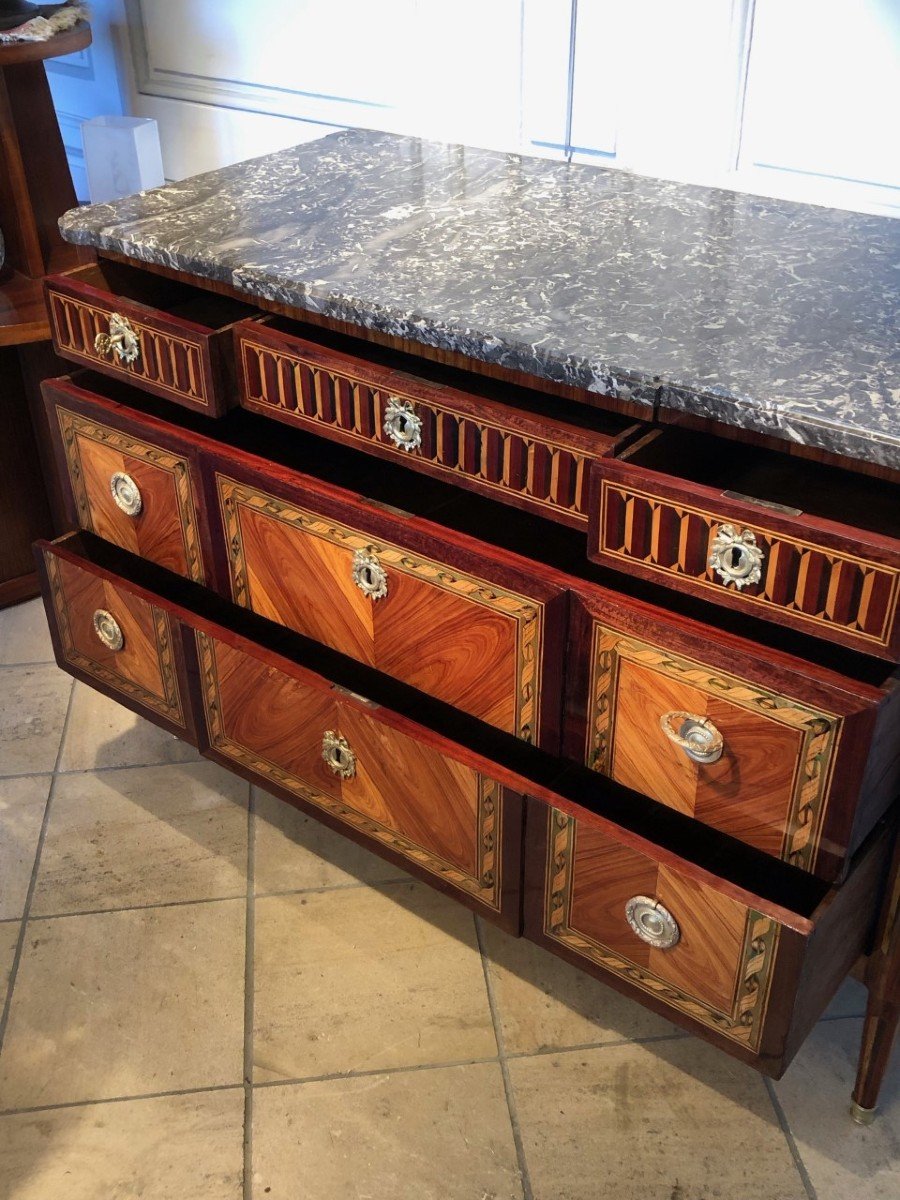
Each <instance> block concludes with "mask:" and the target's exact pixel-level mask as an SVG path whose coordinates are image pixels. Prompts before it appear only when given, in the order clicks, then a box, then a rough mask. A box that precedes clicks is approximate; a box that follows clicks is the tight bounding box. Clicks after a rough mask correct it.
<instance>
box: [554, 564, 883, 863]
mask: <svg viewBox="0 0 900 1200" xmlns="http://www.w3.org/2000/svg"><path fill="white" fill-rule="evenodd" d="M570 644H571V646H572V647H573V651H572V666H571V669H570V671H569V676H568V684H567V698H566V712H567V714H568V724H567V728H566V731H565V735H564V745H565V750H566V753H567V754H568V755H569V756H570V757H571V758H573V759H578V760H581V761H582V762H585V763H586V764H587V766H589V767H591V768H592V769H593V770H595V771H599V772H601V773H602V774H604V775H606V776H608V777H609V778H611V779H614V780H615V781H616V782H617V783H620V784H623V785H624V786H625V787H628V788H631V789H633V790H634V791H637V792H641V793H643V794H644V795H646V796H649V797H651V799H653V800H656V801H658V802H660V803H661V804H665V805H666V806H667V807H669V808H672V809H675V810H676V811H678V812H680V813H684V814H685V815H686V816H689V817H693V818H695V819H696V820H698V821H702V822H703V823H704V824H705V825H709V826H711V827H712V828H714V829H718V830H721V831H722V832H723V833H726V834H728V835H729V836H731V837H734V838H738V839H739V840H740V841H742V842H745V843H747V844H748V845H750V846H753V847H755V848H756V849H758V850H762V851H763V852H764V853H766V854H770V855H772V856H774V857H776V858H780V859H782V860H784V861H785V862H788V863H790V864H791V865H792V866H796V867H799V868H801V869H802V870H805V871H809V872H811V873H813V874H815V875H817V876H819V877H820V878H821V879H828V880H833V879H837V878H838V877H839V876H840V875H841V874H842V872H843V870H844V868H845V864H846V860H847V858H848V856H849V855H851V854H852V853H853V852H854V851H855V850H856V848H857V847H858V846H859V845H860V843H861V842H862V841H863V839H864V838H865V837H866V836H867V835H868V833H869V832H870V830H871V829H872V828H873V826H874V825H875V824H876V822H877V821H878V820H879V819H880V817H881V816H882V814H883V813H884V812H886V811H887V808H888V807H889V806H890V804H892V803H893V801H894V799H895V798H896V786H897V770H898V754H897V748H898V732H897V721H896V712H895V703H894V700H893V697H894V694H895V689H894V688H893V687H892V685H891V668H890V667H889V666H887V665H885V666H884V667H883V668H882V667H881V665H880V664H878V665H877V670H876V675H875V677H874V678H875V679H876V680H882V685H879V686H876V683H875V682H873V681H869V682H863V681H861V680H855V679H850V678H848V677H846V676H843V675H840V674H837V673H836V672H832V671H826V670H825V669H823V668H821V667H817V666H815V665H814V664H812V663H809V662H806V661H804V660H802V659H797V658H794V657H792V656H788V655H786V654H782V653H780V652H776V651H774V650H771V649H766V648H765V647H763V646H760V645H759V644H757V643H755V642H751V641H749V640H747V639H744V638H738V637H736V636H734V635H731V634H726V633H725V632H724V631H719V630H715V629H712V628H710V627H709V626H706V625H702V624H700V623H698V622H689V621H687V620H681V621H677V622H676V621H674V620H673V619H672V618H671V616H667V615H666V614H665V613H663V612H662V611H661V610H658V609H656V608H654V607H652V606H650V605H644V604H640V603H638V602H637V601H629V602H628V606H627V607H625V605H624V604H623V601H622V598H621V597H620V596H618V595H617V594H615V593H610V592H606V591H604V590H602V589H599V588H598V589H593V590H591V591H585V592H584V593H583V594H579V595H577V596H575V597H573V604H572V610H571V633H570ZM870 661H871V660H870Z"/></svg>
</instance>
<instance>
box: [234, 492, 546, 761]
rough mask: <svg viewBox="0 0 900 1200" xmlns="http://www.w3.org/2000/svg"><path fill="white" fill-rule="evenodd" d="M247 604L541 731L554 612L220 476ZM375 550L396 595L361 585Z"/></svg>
mask: <svg viewBox="0 0 900 1200" xmlns="http://www.w3.org/2000/svg"><path fill="white" fill-rule="evenodd" d="M216 480H217V486H218V493H219V503H220V509H221V514H222V520H223V523H224V527H225V535H226V545H227V547H228V554H229V571H230V575H231V590H232V596H233V598H234V600H235V601H236V603H238V604H241V605H243V606H244V607H246V608H250V609H252V610H253V611H254V612H257V613H259V614H261V615H262V616H264V617H268V618H269V619H270V620H273V621H277V622H279V623H280V624H282V625H286V626H288V627H289V628H291V629H294V630H297V631H298V632H299V633H303V634H305V635H306V636H308V637H311V638H315V639H316V640H317V641H320V642H323V643H325V644H326V645H328V646H332V647H334V648H335V649H336V650H340V651H342V652H343V653H344V654H348V655H351V656H352V657H353V658H356V659H357V660H359V661H361V662H364V663H367V664H368V665H370V666H374V667H377V668H378V669H379V670H381V671H384V672H386V673H387V674H390V675H393V676H394V677H395V678H398V679H402V680H403V681H404V682H405V683H409V684H412V685H413V686H414V687H417V688H420V689H421V690H422V691H425V692H427V693H429V694H430V695H433V696H436V697H437V698H438V699H440V700H444V701H447V702H448V703H450V704H453V705H454V706H455V707H456V708H459V709H462V710H463V711H464V712H467V713H471V714H472V715H473V716H476V717H479V718H480V719H482V720H484V721H488V722H489V723H491V724H492V725H496V726H499V727H500V728H501V729H504V730H506V731H507V732H510V733H514V734H516V735H517V736H519V737H521V738H524V739H525V740H528V741H531V740H534V739H535V738H536V736H537V730H538V729H539V727H540V704H541V673H542V659H543V652H542V651H543V641H544V636H545V630H544V624H545V606H544V604H543V603H542V602H541V601H538V600H535V599H532V598H531V597H528V596H523V595H521V594H519V593H518V592H515V591H512V590H511V589H509V588H506V587H503V586H501V585H500V584H498V583H495V582H491V581H489V580H486V579H482V578H479V577H478V576H476V575H473V574H469V573H467V572H464V571H459V570H456V569H454V568H452V567H450V566H449V565H448V564H447V563H443V562H440V561H438V560H435V559H431V558H427V557H425V556H423V555H420V554H416V553H414V552H412V551H411V550H409V549H406V548H404V547H402V546H399V545H396V544H393V543H390V542H387V541H384V540H383V539H380V538H373V537H371V536H369V535H368V534H366V533H363V532H361V531H359V530H357V529H353V528H352V527H350V526H348V525H344V524H342V523H340V522H338V521H334V520H330V519H329V518H327V517H324V516H322V515H321V514H319V513H316V512H313V511H310V510H308V509H304V508H301V507H299V506H298V505H295V504H290V503H288V502H287V501H285V500H281V499H278V498H277V497H275V496H271V495H267V494H266V493H264V492H261V491H260V490H259V489H258V488H255V487H252V486H249V485H247V484H244V483H240V482H237V481H235V480H233V479H229V478H227V477H225V476H222V475H217V476H216ZM358 550H362V551H366V552H368V553H370V554H375V555H376V556H377V558H378V561H379V563H380V564H381V567H382V568H383V570H384V571H385V573H386V576H387V595H386V596H383V597H381V598H380V599H377V600H375V599H372V598H370V597H369V596H367V595H364V594H363V592H362V591H361V590H360V589H359V588H358V587H357V585H356V584H355V582H354V579H353V556H354V552H355V551H358Z"/></svg>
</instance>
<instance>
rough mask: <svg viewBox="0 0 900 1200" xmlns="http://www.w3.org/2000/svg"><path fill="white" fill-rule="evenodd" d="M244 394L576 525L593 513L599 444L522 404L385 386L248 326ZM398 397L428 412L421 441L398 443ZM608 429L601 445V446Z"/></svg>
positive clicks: (300, 420) (421, 414)
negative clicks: (503, 415) (503, 414)
mask: <svg viewBox="0 0 900 1200" xmlns="http://www.w3.org/2000/svg"><path fill="white" fill-rule="evenodd" d="M239 346H240V351H239V352H240V359H241V370H242V374H243V388H244V395H245V398H246V400H247V401H249V404H250V406H251V407H252V406H261V407H265V408H269V409H273V410H276V411H278V412H281V413H284V414H288V415H289V416H290V418H291V420H292V422H296V423H297V424H301V425H306V426H310V427H320V428H321V427H328V428H331V429H332V430H334V431H339V433H340V435H341V440H342V441H345V442H349V443H350V444H352V445H356V446H358V447H360V448H363V449H364V448H366V447H372V446H377V447H378V448H379V449H380V450H381V451H382V452H387V453H389V454H391V455H393V456H396V458H397V459H398V460H399V461H402V462H403V463H404V464H405V465H406V466H412V467H417V466H418V467H421V466H423V465H427V467H428V468H429V469H430V473H432V474H438V475H443V476H446V477H447V478H450V479H455V480H463V479H465V480H467V481H469V482H470V483H473V484H476V485H477V486H478V490H480V491H484V492H487V493H488V494H489V495H492V496H494V497H495V498H496V499H499V500H509V499H511V498H513V497H514V498H515V501H514V502H516V503H518V504H519V506H521V507H527V508H530V509H532V510H533V511H535V512H538V513H539V514H541V515H542V516H547V517H552V518H553V519H555V520H559V521H563V522H565V523H567V524H570V525H574V526H576V527H579V528H581V527H583V526H585V525H586V524H587V519H588V483H589V467H590V463H591V461H592V459H593V457H594V454H593V453H592V452H591V451H590V450H588V449H587V448H586V446H585V441H586V439H585V438H582V439H580V440H575V439H568V438H567V436H566V434H565V433H564V432H563V431H562V430H559V431H558V433H559V436H554V437H552V438H546V437H542V436H541V434H540V433H539V432H538V431H537V430H538V422H536V421H535V422H534V423H533V424H534V427H533V428H531V427H530V426H529V423H528V418H527V417H526V416H524V415H522V414H519V419H518V420H517V421H516V422H515V423H513V422H510V423H505V422H504V421H503V420H502V419H500V418H496V417H494V416H493V415H491V416H489V415H487V414H488V413H493V412H496V406H493V405H491V404H489V403H487V402H485V403H484V404H483V406H482V407H483V410H484V412H485V415H484V416H476V415H474V414H471V413H468V412H464V411H461V409H460V408H458V407H455V406H454V404H453V403H452V401H450V402H447V403H444V402H442V401H440V400H438V399H437V398H433V397H431V396H429V398H428V399H427V400H425V399H422V398H421V397H419V396H416V395H415V394H414V393H413V392H409V393H407V392H404V391H403V390H402V388H396V387H393V386H392V387H391V390H390V391H388V390H387V389H386V388H380V387H377V386H375V385H374V384H372V383H370V382H367V381H366V380H365V379H363V378H357V377H355V376H354V375H353V374H352V373H350V372H348V371H343V370H342V371H333V370H328V369H327V368H325V367H324V366H321V365H319V364H317V363H314V362H312V361H309V360H307V359H305V358H304V357H303V355H302V354H301V353H299V352H290V351H288V350H284V349H280V350H276V349H274V348H273V347H270V346H266V345H263V344H262V343H261V342H259V341H257V340H255V339H254V338H253V337H252V336H251V335H246V336H242V337H241V338H240V341H239ZM391 400H400V401H403V402H407V403H409V404H411V405H412V407H413V409H414V412H415V415H416V416H417V417H418V418H419V420H420V421H421V422H422V431H421V445H420V446H419V447H418V448H417V449H415V450H412V451H407V450H404V449H400V448H397V447H396V446H395V445H394V443H393V442H392V441H391V439H390V437H389V436H388V434H387V433H386V432H385V429H384V424H385V416H386V412H387V407H388V404H389V403H390V402H391ZM607 442H608V439H606V438H604V439H603V446H601V445H600V444H599V439H598V446H597V449H596V452H595V453H600V452H601V451H602V449H603V448H604V447H605V445H606V443H607Z"/></svg>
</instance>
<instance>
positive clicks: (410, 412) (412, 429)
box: [384, 396, 422, 452]
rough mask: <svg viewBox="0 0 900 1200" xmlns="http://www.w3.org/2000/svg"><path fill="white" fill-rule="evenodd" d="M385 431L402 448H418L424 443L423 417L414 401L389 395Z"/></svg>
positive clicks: (385, 411)
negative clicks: (415, 406) (413, 403)
mask: <svg viewBox="0 0 900 1200" xmlns="http://www.w3.org/2000/svg"><path fill="white" fill-rule="evenodd" d="M384 432H385V433H386V434H387V435H388V437H389V438H390V439H391V441H392V442H393V443H394V445H395V446H396V447H397V448H398V449H400V450H406V451H407V452H409V451H410V450H418V449H419V447H420V446H421V445H422V418H421V417H420V416H418V415H417V413H416V410H415V409H414V408H413V406H412V401H410V400H401V399H400V397H399V396H389V397H388V403H387V408H386V409H385V410H384Z"/></svg>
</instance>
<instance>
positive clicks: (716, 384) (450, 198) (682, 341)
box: [60, 130, 900, 468]
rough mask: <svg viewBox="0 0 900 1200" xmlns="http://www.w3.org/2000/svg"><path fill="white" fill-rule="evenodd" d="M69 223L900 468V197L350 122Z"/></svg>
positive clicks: (628, 394) (569, 376)
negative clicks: (828, 191) (792, 190)
mask: <svg viewBox="0 0 900 1200" xmlns="http://www.w3.org/2000/svg"><path fill="white" fill-rule="evenodd" d="M60 228H61V230H62V233H63V236H64V237H65V238H66V239H67V240H69V241H71V242H76V243H78V244H80V245H89V246H95V247H96V248H98V249H101V250H113V251H118V252H119V253H120V254H125V255H128V256H129V257H131V258H134V259H137V260H140V261H143V262H150V263H158V264H162V265H164V266H168V267H174V268H177V269H178V270H181V271H187V272H190V273H191V274H193V275H198V276H202V277H204V278H209V279H215V280H220V281H223V282H225V283H228V284H231V285H232V286H233V287H235V288H237V289H239V290H240V291H242V292H246V293H248V294H249V295H251V296H259V297H263V298H266V299H269V300H276V301H280V302H281V303H284V304H287V305H291V306H292V307H295V308H298V309H306V310H309V311H312V312H317V313H323V314H325V315H327V316H330V317H336V318H339V319H340V320H342V321H347V322H350V323H351V324H354V325H360V326H365V327H367V328H370V329H377V330H381V331H382V332H384V333H389V334H394V335H396V336H398V337H403V338H410V339H412V340H413V341H416V342H422V343H424V344H426V345H429V346H438V347H441V348H442V349H447V350H455V351H458V352H460V353H462V354H466V355H469V356H470V357H472V358H476V359H481V360H483V361H486V362H492V363H502V364H504V365H505V366H508V367H514V368H516V369H517V370H520V371H525V372H528V373H530V374H532V375H535V376H538V377H540V378H542V379H551V380H555V381H557V382H560V383H568V384H573V385H575V386H576V387H580V388H587V389H589V390H590V391H594V392H598V393H604V394H607V395H612V396H618V397H625V398H629V399H631V400H633V401H635V402H637V403H639V404H645V405H647V407H648V415H649V411H650V410H651V409H652V408H653V406H655V405H661V406H663V407H667V408H673V409H679V410H682V411H684V412H689V413H695V414H697V415H699V416H704V417H712V418H714V419H715V420H717V421H720V422H724V423H726V424H728V425H735V426H739V427H741V428H743V429H749V430H759V431H762V432H764V433H768V434H773V435H775V436H777V437H781V438H785V439H788V440H790V441H795V442H801V443H804V444H806V445H810V446H818V447H821V448H823V449H826V450H831V451H834V452H836V453H839V454H844V455H848V456H850V457H853V458H856V459H860V460H864V461H866V462H872V463H881V464H883V465H886V466H891V467H896V468H900V340H898V311H900V220H892V219H890V218H884V217H873V216H866V215H862V214H859V213H849V212H841V211H837V210H834V209H828V208H821V207H818V206H814V205H804V204H794V203H791V202H788V201H782V200H771V199H766V198H763V197H759V196H751V195H747V194H744V193H740V192H731V191H725V190H722V189H711V188H702V187H693V186H688V185H684V184H677V183H667V182H664V181H661V180H656V179H648V178H645V177H643V176H637V175H630V174H626V173H624V172H621V171H612V170H608V169H602V168H596V167H587V166H575V165H570V164H565V163H558V162H548V161H546V160H543V159H536V158H526V157H522V156H520V155H514V154H501V153H496V152H493V151H488V150H475V149H470V148H468V147H464V146H453V145H444V144H441V143H437V142H426V141H420V140H418V139H415V138H408V137H399V136H396V135H393V134H386V133H375V132H370V131H366V130H349V131H345V132H341V133H335V134H332V135H330V136H329V137H326V138H323V139H321V140H319V141H315V142H307V143H305V144H303V145H300V146H296V147H293V148H292V149H289V150H283V151H280V152H278V153H275V154H269V155H266V156H265V157H263V158H257V159H252V160H250V161H249V162H244V163H239V164H237V165H235V166H231V167H225V168H224V169H222V170H219V171H213V172H210V173H208V174H205V175H198V176H195V177H194V178H192V179H187V180H185V181H183V182H181V183H173V184H169V185H168V186H166V187H164V188H159V189H157V190H155V191H151V192H145V193H142V194H140V195H137V196H131V197H128V198H126V199H124V200H120V201H117V202H115V203H112V204H98V205H93V206H90V207H87V208H79V209H75V210H73V211H72V212H69V213H67V214H66V215H65V216H64V217H63V218H62V219H61V221H60Z"/></svg>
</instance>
